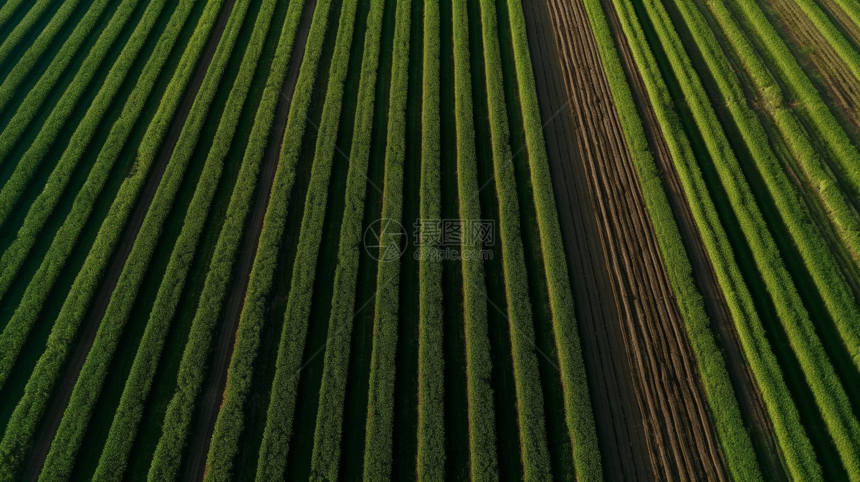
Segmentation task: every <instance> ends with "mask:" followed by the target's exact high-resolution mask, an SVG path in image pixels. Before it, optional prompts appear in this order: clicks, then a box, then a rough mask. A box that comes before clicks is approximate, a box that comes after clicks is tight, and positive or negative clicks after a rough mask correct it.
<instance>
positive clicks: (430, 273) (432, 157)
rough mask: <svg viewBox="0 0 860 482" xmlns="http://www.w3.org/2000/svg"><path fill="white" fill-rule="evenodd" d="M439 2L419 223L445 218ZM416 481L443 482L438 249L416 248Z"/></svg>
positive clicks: (427, 32) (431, 19) (426, 102)
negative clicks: (440, 110) (443, 203)
mask: <svg viewBox="0 0 860 482" xmlns="http://www.w3.org/2000/svg"><path fill="white" fill-rule="evenodd" d="M439 29H440V24H439V1H438V0H425V2H424V40H423V42H424V45H423V49H424V51H423V54H422V55H423V69H424V71H423V73H422V84H423V85H422V102H421V185H420V187H419V189H420V196H421V201H420V208H419V210H420V215H421V219H427V220H433V219H441V217H442V195H441V187H442V186H441V182H440V167H441V165H440V147H441V146H440V139H439V131H440V127H439V126H440V115H439V102H440V88H439V69H440V58H439ZM418 249H419V251H418V252H419V253H420V256H421V259H420V260H419V261H418V290H419V292H418V297H419V301H418V304H419V307H418V310H419V330H418V378H419V380H418V456H417V458H418V461H417V463H418V469H417V471H418V480H420V481H433V480H441V479H443V478H445V361H444V354H443V350H442V346H443V343H444V338H443V336H442V333H443V331H442V330H443V319H442V316H443V312H442V264H441V263H439V262H438V261H437V260H436V257H434V256H433V254H434V253H435V252H436V249H437V248H436V247H435V246H428V245H425V244H424V243H422V244H421V246H420V247H419V248H418Z"/></svg>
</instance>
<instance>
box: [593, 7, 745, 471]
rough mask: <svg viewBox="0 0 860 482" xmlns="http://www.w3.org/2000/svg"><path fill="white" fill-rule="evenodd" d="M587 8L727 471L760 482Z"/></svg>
mask: <svg viewBox="0 0 860 482" xmlns="http://www.w3.org/2000/svg"><path fill="white" fill-rule="evenodd" d="M585 6H586V10H587V12H588V17H589V21H590V23H591V26H592V30H593V31H594V32H595V38H596V40H597V44H598V46H599V47H600V53H601V58H602V60H603V66H604V71H605V72H606V76H607V80H608V82H609V85H610V89H611V90H612V95H613V100H614V102H615V104H616V112H617V113H618V117H619V120H620V122H621V125H622V129H623V131H624V136H625V139H626V142H627V146H628V149H629V150H630V154H631V158H632V159H633V162H634V166H635V168H636V172H637V177H638V179H639V184H640V186H641V188H642V194H643V197H644V200H645V204H646V206H647V208H648V213H649V216H650V218H651V222H652V226H653V227H654V232H655V234H656V235H657V240H658V243H659V246H660V253H661V254H662V256H663V260H664V265H665V266H666V271H667V273H668V275H669V280H670V283H671V284H672V291H673V293H674V294H675V296H676V298H677V300H678V307H679V309H680V310H681V314H682V316H683V317H684V321H685V323H686V325H687V328H686V329H687V334H688V337H689V339H690V344H691V345H692V347H693V350H694V352H695V354H696V360H697V362H698V364H699V372H700V373H701V376H702V382H703V386H704V389H705V393H706V395H707V399H708V405H709V407H710V412H711V414H712V417H713V419H714V423H715V425H716V429H717V435H718V437H719V439H720V441H721V446H722V447H723V453H724V454H725V458H726V465H727V466H728V470H729V473H730V474H731V475H732V477H734V478H735V479H736V480H761V472H760V470H759V466H758V463H757V461H756V458H755V452H754V451H753V448H752V444H751V442H750V439H749V435H748V434H747V433H746V430H745V428H744V425H743V421H742V419H741V414H740V410H739V408H738V403H737V399H736V397H735V393H734V389H733V388H732V385H731V380H730V379H729V376H728V373H727V371H726V368H725V364H724V361H723V356H722V354H721V353H720V351H719V348H718V347H717V345H716V343H715V341H714V336H713V334H712V333H711V329H710V326H709V325H710V321H709V319H708V316H707V314H706V313H705V309H704V304H703V302H702V296H701V295H700V294H699V291H698V289H697V288H696V284H695V280H694V279H693V274H692V267H691V265H690V260H689V258H688V257H687V252H686V249H685V248H684V245H683V242H682V240H681V236H680V233H679V231H678V226H677V224H676V223H675V219H674V216H673V214H672V209H671V207H670V206H669V203H668V200H667V198H666V192H665V187H664V185H663V181H662V179H661V173H660V171H659V170H658V168H657V166H656V164H655V163H654V157H653V156H652V155H651V152H650V151H649V147H648V141H647V138H646V137H645V131H644V130H643V128H642V121H641V118H640V117H639V115H638V112H637V106H636V103H635V101H634V100H633V94H632V92H631V91H630V86H629V85H628V84H627V79H626V77H625V74H624V70H623V68H622V67H621V62H620V60H619V57H618V52H617V51H616V49H615V45H614V43H613V38H612V33H611V32H610V30H609V25H608V24H607V22H606V17H605V16H604V13H603V10H602V9H601V7H600V5H599V3H597V2H594V1H589V2H586V4H585ZM691 204H692V202H691ZM738 316H742V314H739V315H738ZM577 473H579V465H577Z"/></svg>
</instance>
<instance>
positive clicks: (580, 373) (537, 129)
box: [507, 0, 701, 481]
mask: <svg viewBox="0 0 860 482" xmlns="http://www.w3.org/2000/svg"><path fill="white" fill-rule="evenodd" d="M507 3H508V10H509V11H510V19H511V37H512V40H513V48H514V59H515V62H516V72H517V83H518V84H519V93H520V107H521V108H522V113H523V122H524V127H525V133H526V147H527V148H528V154H529V166H530V170H531V183H532V188H533V193H534V202H535V209H536V211H537V221H538V229H539V230H540V239H541V252H542V254H543V258H544V267H545V271H546V278H547V287H548V289H549V299H550V300H549V301H550V308H551V309H552V323H553V333H554V335H555V339H556V349H557V350H558V354H559V357H558V360H559V365H560V369H561V377H562V386H563V389H564V404H565V419H566V421H567V427H568V431H569V433H570V437H571V440H572V441H573V458H574V463H575V465H576V476H577V479H579V480H581V481H586V480H601V479H602V477H603V475H602V472H603V469H602V467H601V464H600V449H599V447H598V445H597V432H596V431H595V427H594V418H593V416H592V410H591V403H590V400H591V398H590V396H589V393H588V381H587V379H586V376H585V365H584V362H583V359H582V348H581V346H580V343H579V334H578V333H577V325H576V318H575V317H574V313H573V294H572V292H571V288H570V280H569V279H568V277H567V260H566V259H565V254H564V245H563V244H562V240H561V228H560V227H559V224H558V212H557V210H556V207H555V197H554V196H553V188H552V179H551V177H550V172H549V161H548V160H547V154H546V145H545V143H544V136H543V126H542V121H541V117H540V106H539V105H538V99H537V91H536V90H535V81H534V74H533V73H532V61H531V55H530V54H529V44H528V37H527V32H526V25H525V17H524V15H523V7H522V3H521V2H520V1H519V0H508V2H507ZM594 23H595V22H594V21H592V25H594ZM592 28H593V29H594V30H595V32H597V31H598V30H599V29H598V28H595V27H594V26H593V27H592ZM606 38H607V37H604V40H605V39H606ZM604 52H605V53H604ZM601 53H604V55H610V56H611V55H617V54H616V53H615V48H614V46H613V45H612V44H611V43H610V44H608V45H603V46H602V48H601ZM613 60H614V61H615V62H617V61H618V60H617V56H616V57H610V58H608V59H604V63H609V62H611V61H613ZM617 67H618V68H619V69H620V67H621V66H620V64H618V65H617ZM625 87H626V84H625ZM640 129H641V127H640ZM634 157H635V156H634ZM651 162H652V163H653V160H652V161H651ZM657 187H661V186H659V185H658V186H657ZM657 195H658V196H662V198H660V199H661V200H662V203H663V204H662V205H661V208H662V209H668V204H667V203H666V199H665V194H664V193H663V190H662V187H661V189H660V190H659V193H657ZM666 212H668V213H669V215H670V217H669V221H670V222H671V225H670V227H671V228H674V230H675V231H677V227H675V224H674V220H672V218H671V212H670V211H666ZM675 236H676V237H677V232H676V233H675ZM673 241H675V240H673ZM676 241H677V242H678V243H680V238H678V239H677V240H676ZM681 253H683V251H682V252H681ZM684 259H685V260H686V258H684ZM688 264H689V263H688ZM688 269H689V268H688ZM688 276H689V275H688ZM687 283H690V285H691V286H692V279H691V278H690V279H689V280H687ZM694 289H695V288H694ZM694 292H695V291H694ZM699 303H701V302H699Z"/></svg>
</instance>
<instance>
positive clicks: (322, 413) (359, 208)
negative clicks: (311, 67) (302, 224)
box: [311, 1, 385, 480]
mask: <svg viewBox="0 0 860 482" xmlns="http://www.w3.org/2000/svg"><path fill="white" fill-rule="evenodd" d="M384 6H385V2H384V1H377V2H374V3H372V4H371V8H370V13H369V14H368V19H367V32H366V34H365V39H364V54H363V57H362V61H361V80H360V81H359V87H358V100H357V103H356V105H357V107H356V112H355V132H354V134H353V138H352V147H351V148H350V150H349V172H348V173H347V181H346V196H345V198H346V200H345V207H344V211H343V222H342V223H341V228H340V241H339V245H338V253H337V260H338V263H337V268H336V269H335V276H334V288H333V290H332V292H333V297H332V300H331V316H330V317H329V323H328V333H329V335H328V338H327V341H326V347H325V361H324V368H323V375H322V382H321V383H320V396H319V408H318V409H317V419H316V428H315V429H314V447H313V454H312V455H311V473H312V474H314V476H315V477H321V478H325V479H328V480H337V478H338V471H339V469H340V446H341V443H342V440H341V433H342V425H343V411H344V403H345V401H346V400H345V398H346V384H347V376H348V374H349V357H350V355H349V353H350V342H351V340H352V324H353V319H354V318H355V313H354V310H355V289H356V284H357V281H358V268H359V255H360V252H361V248H360V247H359V243H360V242H361V235H362V231H363V229H362V220H363V218H364V202H365V198H366V194H367V190H368V189H370V188H371V186H369V182H368V180H367V167H368V159H369V157H370V143H371V138H372V137H371V134H372V129H373V117H374V116H373V113H374V102H375V100H376V79H377V69H378V68H379V50H380V38H381V36H382V16H383V11H384V8H383V7H384ZM329 142H331V139H329ZM374 189H375V187H374ZM371 194H372V195H373V194H375V193H371ZM360 302H361V303H364V302H365V300H361V301H360Z"/></svg>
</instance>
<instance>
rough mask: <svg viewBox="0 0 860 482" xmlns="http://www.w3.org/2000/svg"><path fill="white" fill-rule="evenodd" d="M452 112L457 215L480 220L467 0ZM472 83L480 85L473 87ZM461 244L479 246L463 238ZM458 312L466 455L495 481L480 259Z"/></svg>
mask: <svg viewBox="0 0 860 482" xmlns="http://www.w3.org/2000/svg"><path fill="white" fill-rule="evenodd" d="M453 17H454V18H453V23H454V25H453V27H454V86H455V89H454V107H455V109H454V111H455V122H456V126H457V190H458V191H457V192H458V195H459V200H460V206H459V211H460V218H461V219H463V220H470V219H481V205H480V199H479V197H478V192H479V190H480V188H479V187H478V174H477V173H478V161H477V156H476V153H475V124H474V118H473V115H474V105H473V102H472V77H471V67H470V59H469V55H470V54H469V18H468V6H467V3H466V0H454V3H453ZM477 88H480V86H478V87H477ZM465 241H466V243H464V246H463V248H464V249H475V248H478V247H480V246H479V245H478V243H475V240H474V239H470V237H466V239H465ZM461 263H462V265H463V311H464V321H465V325H466V326H465V332H466V391H467V397H468V400H469V407H468V412H469V454H470V461H471V476H472V479H473V480H481V481H483V480H496V479H497V478H498V470H499V463H498V459H497V457H496V422H495V410H494V401H493V388H492V386H491V384H490V380H491V373H492V369H493V362H492V358H491V357H490V339H489V335H488V330H487V286H486V283H485V281H484V262H483V261H482V260H480V259H473V258H472V257H464V259H463V260H462V261H461Z"/></svg>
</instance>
